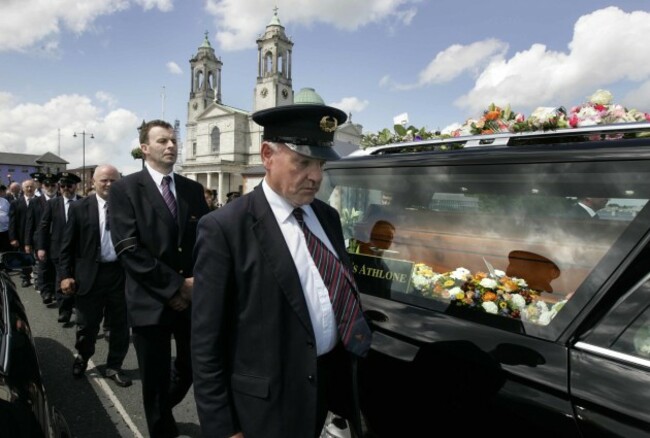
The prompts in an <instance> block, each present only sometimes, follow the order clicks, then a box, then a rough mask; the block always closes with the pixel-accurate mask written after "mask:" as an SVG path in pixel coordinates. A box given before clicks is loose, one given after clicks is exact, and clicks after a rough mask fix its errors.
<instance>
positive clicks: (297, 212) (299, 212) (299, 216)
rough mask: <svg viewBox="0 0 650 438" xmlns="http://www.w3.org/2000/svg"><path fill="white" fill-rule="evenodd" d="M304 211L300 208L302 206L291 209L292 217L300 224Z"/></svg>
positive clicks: (302, 221) (303, 220)
mask: <svg viewBox="0 0 650 438" xmlns="http://www.w3.org/2000/svg"><path fill="white" fill-rule="evenodd" d="M304 213H305V212H304V211H303V210H302V208H294V210H293V217H295V218H296V220H297V221H298V223H299V224H300V225H302V224H303V223H304V222H305V219H304V216H303V215H304Z"/></svg>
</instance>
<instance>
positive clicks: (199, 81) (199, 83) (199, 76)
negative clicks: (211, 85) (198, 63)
mask: <svg viewBox="0 0 650 438" xmlns="http://www.w3.org/2000/svg"><path fill="white" fill-rule="evenodd" d="M203 80H204V77H203V70H197V71H196V73H195V79H194V83H195V84H196V91H200V90H202V89H203Z"/></svg>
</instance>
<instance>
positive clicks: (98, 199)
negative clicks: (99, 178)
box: [95, 193, 106, 208]
mask: <svg viewBox="0 0 650 438" xmlns="http://www.w3.org/2000/svg"><path fill="white" fill-rule="evenodd" d="M95 197H97V204H99V208H104V204H106V201H105V200H104V199H102V198H101V197H100V196H99V195H98V194H96V193H95Z"/></svg>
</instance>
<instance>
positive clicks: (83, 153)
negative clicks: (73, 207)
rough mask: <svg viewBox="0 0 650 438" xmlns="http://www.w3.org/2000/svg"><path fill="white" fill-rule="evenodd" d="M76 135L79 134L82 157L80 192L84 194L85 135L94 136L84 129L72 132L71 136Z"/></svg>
mask: <svg viewBox="0 0 650 438" xmlns="http://www.w3.org/2000/svg"><path fill="white" fill-rule="evenodd" d="M77 135H80V136H81V145H82V149H81V159H82V165H81V194H82V195H83V196H86V136H87V135H89V136H90V138H95V136H94V135H93V134H91V133H90V132H86V131H81V132H80V133H79V134H77V133H76V132H75V133H74V135H73V137H75V138H76V137H77Z"/></svg>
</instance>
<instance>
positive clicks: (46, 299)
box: [43, 294, 54, 304]
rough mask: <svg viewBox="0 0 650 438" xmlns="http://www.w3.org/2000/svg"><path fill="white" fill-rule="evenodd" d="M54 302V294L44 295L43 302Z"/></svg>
mask: <svg viewBox="0 0 650 438" xmlns="http://www.w3.org/2000/svg"><path fill="white" fill-rule="evenodd" d="M52 302H54V296H52V295H51V294H48V295H43V304H52Z"/></svg>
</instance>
